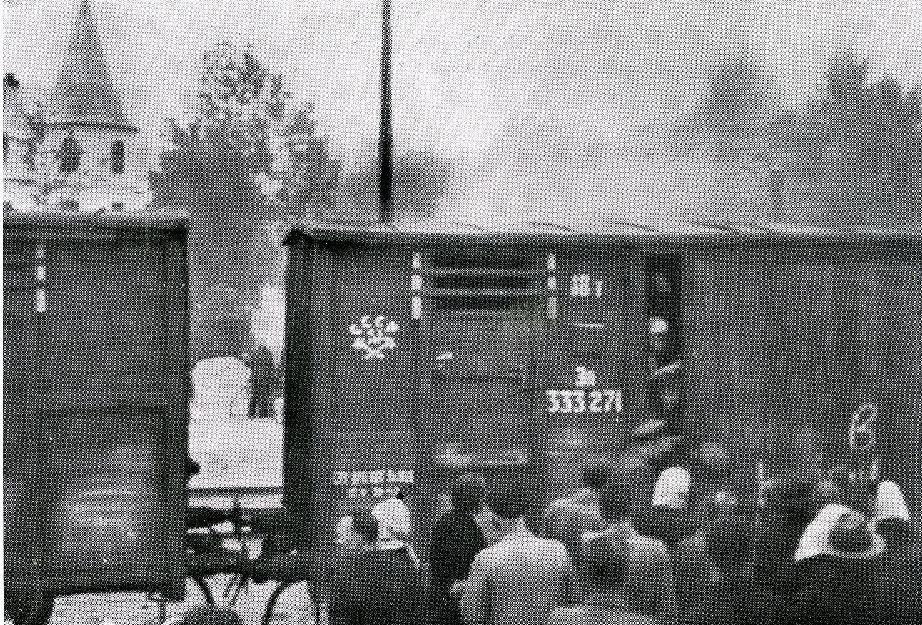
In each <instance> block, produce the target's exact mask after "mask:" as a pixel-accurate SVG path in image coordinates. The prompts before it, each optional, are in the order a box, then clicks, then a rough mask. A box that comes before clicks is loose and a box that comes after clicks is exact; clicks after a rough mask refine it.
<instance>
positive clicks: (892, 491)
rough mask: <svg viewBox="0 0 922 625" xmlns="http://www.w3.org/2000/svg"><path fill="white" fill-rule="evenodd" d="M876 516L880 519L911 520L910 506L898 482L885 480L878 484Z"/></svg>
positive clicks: (875, 506)
mask: <svg viewBox="0 0 922 625" xmlns="http://www.w3.org/2000/svg"><path fill="white" fill-rule="evenodd" d="M874 518H875V519H877V520H878V521H880V520H883V519H900V520H902V521H906V522H907V523H908V522H909V506H907V505H906V499H905V498H904V497H903V491H902V490H901V489H900V487H899V486H898V485H897V484H896V482H891V481H884V482H881V483H880V484H879V485H878V487H877V496H876V497H875V499H874Z"/></svg>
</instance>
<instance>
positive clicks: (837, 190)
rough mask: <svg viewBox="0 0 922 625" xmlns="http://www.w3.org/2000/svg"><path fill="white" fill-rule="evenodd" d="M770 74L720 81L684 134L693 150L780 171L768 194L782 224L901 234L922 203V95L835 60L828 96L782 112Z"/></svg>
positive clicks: (723, 70)
mask: <svg viewBox="0 0 922 625" xmlns="http://www.w3.org/2000/svg"><path fill="white" fill-rule="evenodd" d="M770 87H771V83H770V81H769V80H768V79H767V77H766V75H765V72H763V71H762V70H761V68H760V67H759V66H758V65H756V64H754V63H752V62H751V61H749V60H748V59H746V58H739V59H737V60H735V61H733V62H731V63H728V64H726V65H724V66H722V67H720V68H718V70H717V71H716V72H715V73H714V75H713V76H712V77H711V80H710V84H709V87H708V89H707V91H706V92H705V95H704V97H703V98H702V100H701V102H700V103H699V105H698V107H697V108H696V109H695V111H694V113H693V115H691V116H690V117H689V119H687V120H686V122H685V123H684V124H682V125H680V127H679V131H680V132H679V133H678V135H679V136H680V137H681V138H683V139H685V140H687V141H689V143H688V144H686V145H687V147H693V148H695V149H699V148H701V147H702V146H707V147H708V148H710V149H711V150H712V153H713V154H714V155H715V156H716V157H717V158H718V159H719V160H724V161H734V160H736V161H739V162H749V163H752V162H753V161H755V162H758V163H762V164H764V166H768V167H770V168H771V169H772V170H773V171H774V176H773V178H772V183H771V184H770V188H769V193H770V194H771V196H772V197H773V200H774V203H775V205H776V207H779V210H781V211H782V212H784V211H786V212H784V214H782V215H780V216H779V215H773V216H772V217H773V218H780V219H787V220H790V219H802V220H804V221H810V222H814V223H818V224H821V225H843V224H846V223H851V224H855V225H873V226H895V227H902V226H905V225H907V224H911V223H917V222H918V221H919V218H920V216H922V215H920V202H922V147H920V146H922V126H920V121H922V116H920V91H919V88H918V87H916V88H913V89H909V90H906V89H905V88H904V87H903V86H902V85H900V84H899V83H898V82H897V81H895V80H894V79H892V78H889V77H884V78H881V79H876V80H875V79H872V77H871V71H870V67H869V64H868V62H867V61H866V60H859V59H856V58H855V57H854V56H852V55H851V54H848V53H843V54H839V55H837V56H835V57H833V58H832V60H831V61H830V64H829V67H828V71H827V73H826V81H825V89H824V91H823V93H822V94H820V95H818V96H817V97H814V98H812V99H807V100H806V101H805V102H804V103H803V104H802V105H800V106H798V107H797V108H794V109H791V110H786V111H781V110H778V109H777V108H776V107H775V105H774V103H773V102H772V101H771V93H770V92H771V88H770Z"/></svg>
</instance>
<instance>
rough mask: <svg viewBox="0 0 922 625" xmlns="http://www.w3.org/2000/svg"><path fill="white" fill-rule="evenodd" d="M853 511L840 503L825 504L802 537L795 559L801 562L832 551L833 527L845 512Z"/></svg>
mask: <svg viewBox="0 0 922 625" xmlns="http://www.w3.org/2000/svg"><path fill="white" fill-rule="evenodd" d="M851 511H852V510H851V508H848V507H846V506H843V505H842V504H838V503H831V504H828V505H826V506H824V507H823V508H822V509H821V510H820V511H819V512H818V513H817V515H816V517H814V519H813V521H811V522H810V525H808V526H807V529H805V530H804V533H803V535H802V536H801V537H800V543H798V545H797V551H796V552H794V561H795V562H800V561H801V560H806V559H808V558H812V557H814V556H818V555H820V554H821V553H828V552H829V551H830V547H829V534H830V533H831V532H832V528H833V527H835V524H836V522H837V521H838V520H839V518H840V517H841V516H842V515H843V514H845V513H847V512H851Z"/></svg>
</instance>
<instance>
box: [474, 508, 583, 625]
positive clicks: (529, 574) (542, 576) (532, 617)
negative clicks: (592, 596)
mask: <svg viewBox="0 0 922 625" xmlns="http://www.w3.org/2000/svg"><path fill="white" fill-rule="evenodd" d="M572 584H573V582H572V566H571V563H570V557H569V555H567V549H566V547H564V545H563V543H561V542H559V541H556V540H548V539H545V538H538V537H537V536H535V535H534V534H532V533H531V532H530V531H528V530H527V529H526V528H524V527H522V526H521V525H520V527H518V528H517V529H516V530H514V531H512V532H510V533H509V534H508V535H507V536H506V537H505V538H503V539H502V540H500V541H499V542H497V543H496V544H494V545H493V546H492V547H488V548H486V549H484V550H483V551H481V552H480V553H478V554H477V557H476V558H474V564H473V565H472V566H471V574H470V576H469V577H468V581H467V584H466V585H465V588H464V592H463V594H462V597H461V613H462V615H463V616H464V620H465V622H466V623H467V624H468V625H547V620H548V617H549V616H550V615H551V612H553V611H554V609H555V608H556V607H558V606H560V605H563V604H565V603H567V602H568V601H569V598H570V597H571V596H572Z"/></svg>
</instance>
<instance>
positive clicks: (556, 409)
mask: <svg viewBox="0 0 922 625" xmlns="http://www.w3.org/2000/svg"><path fill="white" fill-rule="evenodd" d="M545 393H546V394H547V399H548V406H547V411H548V413H550V414H556V413H560V414H582V413H584V412H590V413H593V414H602V413H608V412H612V411H614V412H616V413H620V412H621V410H622V405H621V391H620V390H614V389H605V390H591V391H586V390H585V389H574V390H556V389H554V390H548V391H545Z"/></svg>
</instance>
